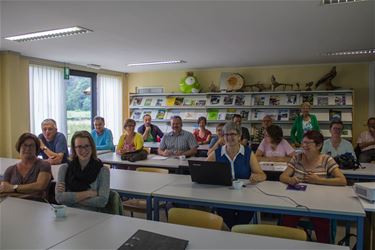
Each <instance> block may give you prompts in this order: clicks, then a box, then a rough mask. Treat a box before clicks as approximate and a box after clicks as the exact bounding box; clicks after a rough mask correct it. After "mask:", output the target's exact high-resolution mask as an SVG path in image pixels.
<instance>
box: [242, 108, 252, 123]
mask: <svg viewBox="0 0 375 250" xmlns="http://www.w3.org/2000/svg"><path fill="white" fill-rule="evenodd" d="M240 115H241V117H242V120H243V121H247V120H249V117H250V111H249V110H241V111H240Z"/></svg>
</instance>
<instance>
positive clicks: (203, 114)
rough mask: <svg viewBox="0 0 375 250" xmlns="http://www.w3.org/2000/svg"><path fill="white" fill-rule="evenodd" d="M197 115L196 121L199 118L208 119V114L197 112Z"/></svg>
mask: <svg viewBox="0 0 375 250" xmlns="http://www.w3.org/2000/svg"><path fill="white" fill-rule="evenodd" d="M195 115H196V119H198V118H199V117H202V116H203V117H207V112H202V111H201V112H195Z"/></svg>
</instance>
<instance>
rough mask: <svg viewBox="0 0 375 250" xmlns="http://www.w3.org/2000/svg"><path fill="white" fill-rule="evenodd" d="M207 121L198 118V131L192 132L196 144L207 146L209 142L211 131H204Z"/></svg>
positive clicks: (203, 118)
mask: <svg viewBox="0 0 375 250" xmlns="http://www.w3.org/2000/svg"><path fill="white" fill-rule="evenodd" d="M206 124H207V120H206V117H203V116H201V117H199V118H198V125H199V129H196V130H194V133H193V134H194V137H195V140H197V142H198V144H199V145H201V144H208V143H210V141H211V135H212V134H211V131H210V130H208V129H206Z"/></svg>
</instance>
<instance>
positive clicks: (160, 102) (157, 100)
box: [155, 98, 165, 107]
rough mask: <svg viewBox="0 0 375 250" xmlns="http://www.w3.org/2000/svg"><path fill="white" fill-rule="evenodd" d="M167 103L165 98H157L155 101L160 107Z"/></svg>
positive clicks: (156, 105)
mask: <svg viewBox="0 0 375 250" xmlns="http://www.w3.org/2000/svg"><path fill="white" fill-rule="evenodd" d="M164 105H165V99H164V98H157V99H156V102H155V107H160V106H164Z"/></svg>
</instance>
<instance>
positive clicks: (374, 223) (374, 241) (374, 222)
mask: <svg viewBox="0 0 375 250" xmlns="http://www.w3.org/2000/svg"><path fill="white" fill-rule="evenodd" d="M370 216H371V228H370V230H371V235H372V237H371V245H372V250H375V214H374V213H373V212H371V213H370Z"/></svg>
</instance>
